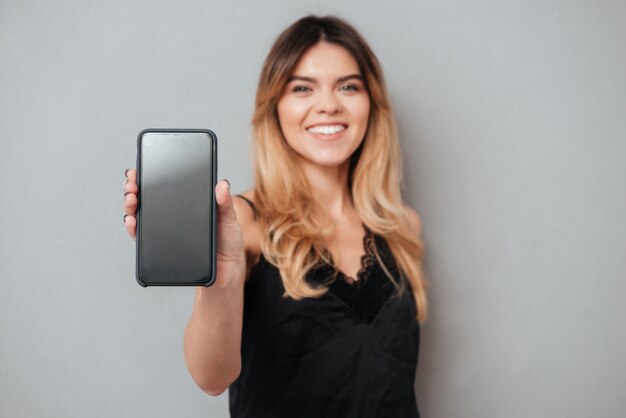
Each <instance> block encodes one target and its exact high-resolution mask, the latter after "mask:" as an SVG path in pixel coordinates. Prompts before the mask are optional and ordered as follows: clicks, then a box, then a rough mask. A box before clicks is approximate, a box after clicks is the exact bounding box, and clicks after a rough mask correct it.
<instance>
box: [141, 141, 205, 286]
mask: <svg viewBox="0 0 626 418" xmlns="http://www.w3.org/2000/svg"><path fill="white" fill-rule="evenodd" d="M213 141H214V137H211V135H210V134H208V133H205V132H145V133H143V134H142V135H141V137H140V140H139V142H138V144H139V145H138V146H139V162H138V163H139V172H138V174H139V177H138V185H139V193H138V198H139V207H138V216H137V220H138V229H137V253H138V254H137V278H138V279H139V280H140V283H141V282H143V283H144V284H146V285H170V286H175V285H192V284H198V285H200V284H203V283H205V282H207V281H208V280H210V279H212V277H211V276H212V274H211V272H212V267H213V266H212V265H211V263H212V256H211V255H212V253H213V248H212V245H213V240H212V236H213V231H212V227H213V216H214V214H213V204H214V195H213V193H214V184H215V179H214V167H213V161H214V156H213V152H214V149H215V146H214V143H213Z"/></svg>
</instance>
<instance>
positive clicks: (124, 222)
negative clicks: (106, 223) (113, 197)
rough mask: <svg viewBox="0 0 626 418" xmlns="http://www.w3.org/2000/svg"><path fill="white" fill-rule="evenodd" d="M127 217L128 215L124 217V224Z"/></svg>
mask: <svg viewBox="0 0 626 418" xmlns="http://www.w3.org/2000/svg"><path fill="white" fill-rule="evenodd" d="M127 216H128V215H124V223H126V217H127Z"/></svg>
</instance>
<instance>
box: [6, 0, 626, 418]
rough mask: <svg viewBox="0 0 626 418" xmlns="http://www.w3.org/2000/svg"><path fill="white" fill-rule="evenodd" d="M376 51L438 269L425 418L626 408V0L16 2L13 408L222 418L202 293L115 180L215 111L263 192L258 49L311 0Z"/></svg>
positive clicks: (9, 55) (234, 162)
mask: <svg viewBox="0 0 626 418" xmlns="http://www.w3.org/2000/svg"><path fill="white" fill-rule="evenodd" d="M308 12H314V13H337V14H339V15H340V16H343V17H346V18H348V19H349V20H351V21H352V22H353V23H354V24H355V25H356V26H357V27H358V28H359V29H360V30H361V31H362V33H363V34H364V35H365V37H366V38H367V39H368V40H369V42H370V43H371V45H372V47H373V48H374V50H375V51H376V53H377V54H378V56H379V58H380V59H381V61H382V63H383V66H384V69H385V71H386V76H387V79H388V83H389V87H390V91H391V95H392V99H393V104H394V107H395V109H396V112H397V117H398V122H399V127H400V132H401V135H402V146H403V151H404V158H405V162H406V167H405V175H406V189H405V192H406V194H405V196H406V199H407V201H408V202H409V203H410V204H411V205H412V206H413V207H414V208H415V209H416V210H417V211H418V212H419V213H420V215H421V217H422V221H423V233H424V240H425V243H426V246H427V265H426V267H427V272H428V275H429V277H430V281H431V290H430V300H431V316H430V320H429V321H428V323H427V324H426V325H425V326H424V328H423V345H422V350H421V353H420V364H419V368H418V378H417V382H416V393H417V396H418V401H419V404H420V408H421V411H422V413H423V416H425V417H431V418H435V417H442V418H455V417H477V418H485V417H494V418H496V417H498V418H499V417H506V418H513V417H621V416H624V411H623V410H624V409H625V408H626V399H625V396H624V394H625V392H626V361H625V360H624V354H626V329H625V328H626V326H625V325H624V317H625V316H626V304H624V303H623V299H624V293H625V292H626V281H625V279H626V277H625V276H626V274H625V273H626V219H625V213H626V196H625V194H624V191H625V189H626V188H625V187H624V186H625V184H624V183H625V179H626V164H625V163H626V141H625V139H626V138H625V130H626V122H625V121H626V117H625V113H626V112H625V110H626V79H625V74H626V48H624V42H625V41H626V25H624V22H625V21H626V3H625V2H623V1H591V0H589V1H547V2H546V1H483V0H478V1H473V2H466V1H442V2H424V1H414V2H390V1H387V2H374V1H301V2H294V1H287V0H284V1H274V2H254V1H245V2H237V3H234V2H233V3H232V4H230V3H228V4H227V2H217V1H206V0H205V1H177V2H165V1H151V2H148V1H143V2H142V1H119V0H115V1H108V2H96V1H92V2H87V1H57V2H50V1H26V0H20V1H8V0H2V1H1V2H0V141H1V142H0V187H1V189H2V190H3V194H2V198H0V257H1V260H0V338H1V340H0V416H2V417H146V416H151V417H174V416H185V417H206V416H211V417H226V416H228V414H227V395H226V394H224V395H222V396H220V397H216V398H212V397H210V396H208V395H205V394H203V393H202V392H201V391H200V390H199V389H198V388H197V387H196V386H195V385H194V383H193V381H192V379H191V377H190V376H189V375H188V373H187V370H186V368H185V364H184V358H183V353H182V337H183V330H184V326H185V324H186V321H187V319H188V317H189V315H190V312H191V306H192V301H193V289H191V288H182V289H171V288H167V289H164V288H148V289H144V288H141V287H139V285H137V283H136V282H135V278H134V242H133V241H132V240H130V239H129V238H128V236H127V235H126V232H125V230H124V228H123V225H122V215H123V210H122V181H123V171H124V169H125V168H126V167H133V166H134V165H135V155H136V154H135V153H136V135H137V133H138V132H139V131H140V130H141V129H143V128H146V127H208V128H212V129H214V130H215V132H216V133H217V135H218V137H219V138H220V177H227V178H229V179H230V180H231V183H232V184H233V188H234V190H235V191H237V192H240V191H243V190H245V189H247V188H249V187H250V186H251V179H252V177H251V166H250V152H249V151H248V150H249V144H250V125H249V121H250V117H251V114H252V109H253V100H254V91H255V87H256V81H257V77H258V73H259V71H260V67H261V63H262V60H263V58H264V56H265V54H266V53H267V51H268V48H269V47H270V45H271V43H272V41H273V39H274V38H275V36H276V35H277V34H278V32H279V31H280V30H282V29H283V28H284V27H286V26H287V25H288V24H289V23H291V22H292V21H293V20H294V19H296V18H298V17H300V16H301V15H303V14H305V13H308Z"/></svg>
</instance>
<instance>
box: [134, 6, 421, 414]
mask: <svg viewBox="0 0 626 418" xmlns="http://www.w3.org/2000/svg"><path fill="white" fill-rule="evenodd" d="M253 127H254V138H255V186H254V188H253V189H252V190H249V191H247V192H245V193H243V194H242V195H237V196H236V197H237V198H236V199H235V198H233V196H231V194H230V185H229V184H228V182H227V181H221V182H219V183H218V184H217V186H216V188H215V193H216V198H217V202H218V206H219V213H218V223H219V224H218V261H217V281H216V283H215V284H214V285H213V286H212V287H210V288H204V287H199V288H197V290H196V297H195V303H194V308H193V313H192V316H191V319H190V320H189V323H188V325H187V328H186V331H185V340H184V347H185V359H186V361H187V366H188V368H189V371H190V373H191V375H192V376H193V378H194V380H195V381H196V382H197V384H198V385H199V386H200V387H201V388H202V389H203V390H204V391H206V392H207V393H209V394H211V395H219V394H221V393H222V392H223V391H224V390H226V388H230V392H229V395H230V410H231V415H232V416H233V417H255V418H259V417H308V416H311V417H396V416H397V417H416V416H418V413H417V407H416V403H415V397H414V393H413V384H414V377H415V369H416V364H417V350H418V345H419V322H422V321H423V320H424V319H425V317H426V298H425V280H424V277H423V273H422V269H421V260H422V256H423V246H422V243H421V241H420V238H419V236H420V221H419V218H418V215H417V214H416V213H415V212H414V211H413V210H411V209H410V208H408V207H406V206H404V205H403V204H402V201H401V194H400V177H401V167H400V156H399V146H398V139H397V136H396V129H395V126H394V120H393V115H392V112H391V109H390V105H389V101H388V97H387V91H386V87H385V84H384V80H383V76H382V71H381V68H380V65H379V63H378V61H377V59H376V57H375V56H374V54H373V52H372V51H371V50H370V48H369V47H368V46H367V44H366V43H365V41H364V40H363V38H362V37H361V36H360V35H359V34H358V33H357V32H356V31H355V30H354V28H352V27H351V26H350V25H349V24H347V23H346V22H344V21H342V20H340V19H338V18H335V17H316V16H307V17H305V18H302V19H300V20H298V21H297V22H295V23H294V24H293V25H292V26H290V27H289V28H287V29H286V30H285V31H284V32H283V33H282V34H281V35H280V36H279V37H278V39H277V40H276V42H275V43H274V46H273V47H272V49H271V51H270V53H269V55H268V57H267V59H266V61H265V64H264V66H263V69H262V72H261V76H260V80H259V86H258V89H257V96H256V108H255V113H254V117H253ZM135 176H136V173H135V170H127V177H128V179H127V181H126V182H125V185H124V188H125V191H126V192H127V194H126V202H125V210H126V214H127V215H126V216H125V217H124V222H125V224H126V228H127V230H128V233H129V234H130V235H131V237H133V238H134V237H135V225H136V221H135V218H134V214H135V211H136V205H137V198H136V193H137V184H136V180H135V179H136V178H135ZM244 301H245V303H244ZM244 305H245V308H244Z"/></svg>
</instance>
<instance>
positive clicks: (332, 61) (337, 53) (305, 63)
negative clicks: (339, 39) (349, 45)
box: [292, 42, 361, 78]
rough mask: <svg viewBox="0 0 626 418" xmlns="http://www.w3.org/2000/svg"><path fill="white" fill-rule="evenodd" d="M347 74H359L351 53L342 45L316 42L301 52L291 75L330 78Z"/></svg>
mask: <svg viewBox="0 0 626 418" xmlns="http://www.w3.org/2000/svg"><path fill="white" fill-rule="evenodd" d="M347 74H361V72H360V71H359V65H358V63H357V62H356V59H354V57H353V56H352V54H350V52H348V50H347V49H345V48H344V47H342V46H339V45H336V44H331V43H328V42H318V43H317V44H315V45H313V46H312V47H310V48H309V49H307V50H306V51H305V52H304V53H303V54H302V56H301V57H300V59H299V60H298V63H297V64H296V66H295V68H294V70H293V74H292V75H298V76H308V77H314V78H324V77H331V78H332V77H341V76H343V75H347Z"/></svg>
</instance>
